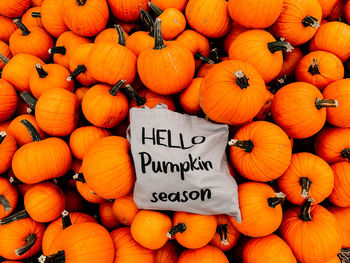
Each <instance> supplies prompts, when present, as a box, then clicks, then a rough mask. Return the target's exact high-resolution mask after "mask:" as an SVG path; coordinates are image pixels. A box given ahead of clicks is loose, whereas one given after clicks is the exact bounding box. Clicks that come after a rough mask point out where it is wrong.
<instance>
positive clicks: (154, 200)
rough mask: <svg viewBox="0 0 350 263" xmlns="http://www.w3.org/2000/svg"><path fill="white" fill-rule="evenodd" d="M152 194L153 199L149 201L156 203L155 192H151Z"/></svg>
mask: <svg viewBox="0 0 350 263" xmlns="http://www.w3.org/2000/svg"><path fill="white" fill-rule="evenodd" d="M152 196H153V199H151V202H152V203H156V202H158V198H157V193H155V192H154V193H152Z"/></svg>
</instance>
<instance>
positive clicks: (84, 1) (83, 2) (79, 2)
mask: <svg viewBox="0 0 350 263" xmlns="http://www.w3.org/2000/svg"><path fill="white" fill-rule="evenodd" d="M86 1H87V0H77V4H78V6H84V5H85V4H86Z"/></svg>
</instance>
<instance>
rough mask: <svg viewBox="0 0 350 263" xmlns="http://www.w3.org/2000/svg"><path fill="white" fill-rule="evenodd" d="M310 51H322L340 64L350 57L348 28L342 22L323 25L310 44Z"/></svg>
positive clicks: (349, 28)
mask: <svg viewBox="0 0 350 263" xmlns="http://www.w3.org/2000/svg"><path fill="white" fill-rule="evenodd" d="M309 49H310V51H316V50H323V51H328V52H331V53H333V54H334V55H336V56H337V57H338V58H340V60H341V61H342V62H344V61H346V60H348V59H349V57H350V26H349V25H347V24H345V23H342V22H337V21H334V22H329V23H326V24H323V25H322V26H321V27H320V28H319V29H318V31H317V33H316V35H315V36H314V38H313V39H312V40H311V42H310V46H309Z"/></svg>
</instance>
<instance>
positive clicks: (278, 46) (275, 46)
mask: <svg viewBox="0 0 350 263" xmlns="http://www.w3.org/2000/svg"><path fill="white" fill-rule="evenodd" d="M267 47H268V49H269V50H270V52H271V53H275V52H277V51H285V52H292V50H293V49H294V48H293V47H292V45H291V44H289V42H287V41H285V40H284V38H281V39H280V40H278V41H275V42H270V43H268V44H267Z"/></svg>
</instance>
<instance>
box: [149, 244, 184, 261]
mask: <svg viewBox="0 0 350 263" xmlns="http://www.w3.org/2000/svg"><path fill="white" fill-rule="evenodd" d="M177 258H178V247H177V245H176V243H175V242H174V241H171V240H169V241H168V242H166V244H165V245H164V246H163V247H161V248H160V249H157V250H156V251H155V261H154V263H176V262H177Z"/></svg>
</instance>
